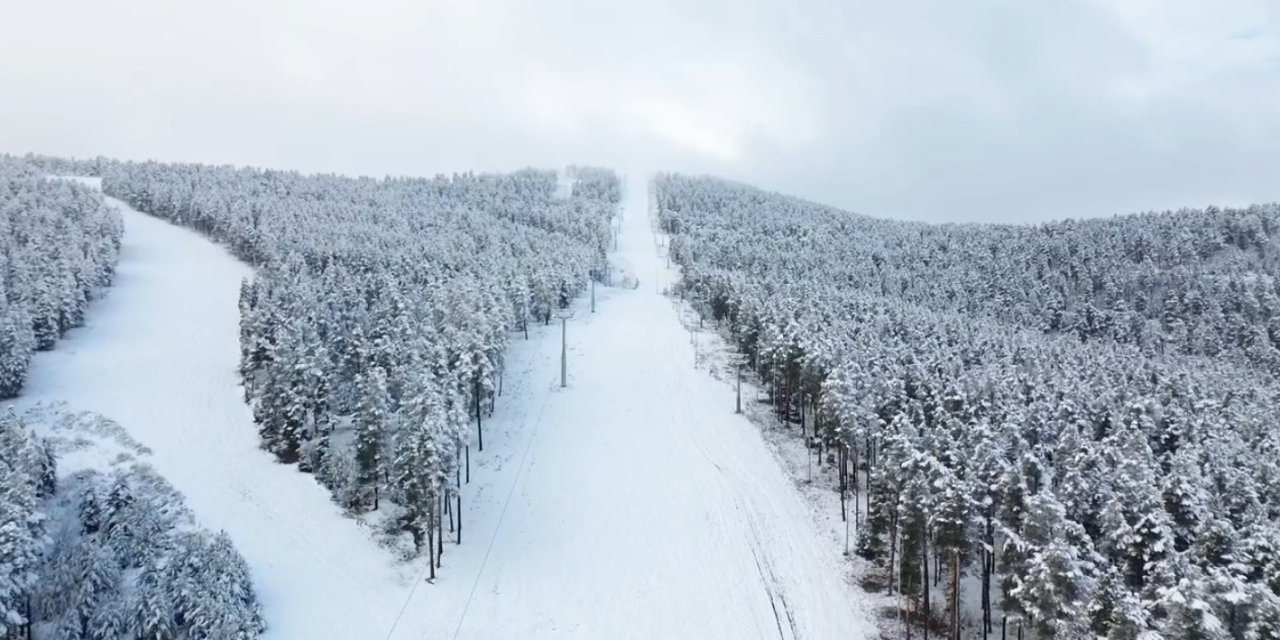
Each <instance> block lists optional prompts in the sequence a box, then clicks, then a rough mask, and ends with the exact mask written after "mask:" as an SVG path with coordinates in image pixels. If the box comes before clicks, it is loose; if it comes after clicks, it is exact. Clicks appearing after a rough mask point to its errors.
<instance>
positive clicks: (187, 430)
mask: <svg viewBox="0 0 1280 640" xmlns="http://www.w3.org/2000/svg"><path fill="white" fill-rule="evenodd" d="M111 204H112V205H113V206H116V207H119V208H120V210H121V212H122V215H123V217H124V222H125V235H124V246H123V249H122V252H121V257H120V264H119V268H118V277H117V281H116V284H115V286H114V287H112V288H111V289H110V290H109V291H108V293H107V295H106V296H105V298H104V299H102V300H99V301H96V302H95V303H94V304H93V307H92V308H91V309H90V312H89V314H88V322H87V325H86V326H85V327H84V328H81V329H76V330H74V331H72V332H71V333H70V334H69V335H68V336H67V337H66V338H65V339H64V340H62V341H61V342H59V344H58V346H57V348H56V349H55V350H54V351H52V352H46V353H41V354H38V355H37V357H36V360H35V361H34V362H33V367H32V370H31V373H30V377H29V379H28V382H27V386H26V389H25V391H24V394H23V396H22V398H21V401H20V404H22V405H31V404H35V403H39V402H66V403H67V404H68V405H70V408H72V409H77V410H80V409H83V410H92V411H96V412H98V413H101V414H103V415H105V416H107V417H109V418H111V419H113V420H115V421H117V422H119V423H120V424H121V425H123V426H124V427H125V428H126V429H127V430H128V431H129V433H130V435H131V436H132V437H133V438H134V439H135V440H137V441H138V442H140V443H141V444H143V445H146V446H147V447H149V448H150V449H151V450H152V451H153V455H152V456H151V460H152V462H153V464H154V465H155V466H156V467H157V469H158V470H159V471H160V472H161V473H162V474H163V475H164V476H165V477H166V478H168V479H169V481H170V482H171V483H172V484H173V485H174V486H175V487H177V488H178V489H179V490H180V491H182V492H183V493H184V494H185V495H186V496H187V500H188V504H189V506H190V507H191V509H192V510H193V512H194V513H195V514H196V516H197V517H198V518H199V519H200V521H201V522H202V524H204V525H205V526H208V527H210V528H213V529H223V530H226V531H227V532H228V533H229V534H230V535H231V537H232V539H233V540H234V542H235V544H236V546H237V548H238V549H239V550H240V551H241V553H242V554H244V556H245V558H246V560H247V561H248V562H249V565H250V567H251V568H252V570H253V573H254V579H255V583H256V586H257V588H258V590H259V593H260V596H261V600H262V602H263V606H264V608H265V612H266V617H267V621H268V623H269V624H270V629H269V631H268V633H267V637H268V638H343V639H356V640H358V639H363V638H370V639H381V638H404V639H410V638H413V639H420V638H474V639H480V638H664V639H668V638H669V639H679V638H691V639H692V638H699V639H701V638H734V639H737V638H824V639H825V638H833V639H834V638H870V637H873V635H874V627H873V626H872V624H871V623H870V617H869V614H868V613H867V612H865V611H863V610H862V608H861V607H860V596H859V594H858V592H857V591H856V589H854V588H853V587H851V586H850V585H848V584H847V583H846V581H845V579H844V578H843V576H844V571H843V569H842V566H841V560H840V557H839V555H838V551H839V550H838V549H836V548H833V547H832V545H831V544H830V541H829V540H826V539H824V538H823V537H822V536H820V535H819V534H818V532H817V531H816V529H815V527H814V525H813V523H812V516H811V514H810V512H809V511H808V509H807V508H806V506H805V504H804V503H803V501H802V499H801V497H800V496H799V494H798V493H797V491H796V489H795V487H794V485H793V484H792V482H791V481H790V480H789V479H788V477H787V476H786V475H785V474H784V473H783V472H782V471H781V469H780V467H779V465H778V463H777V461H776V460H775V459H774V458H773V455H772V454H771V453H770V450H769V448H768V446H767V445H766V443H765V442H764V441H763V440H762V438H761V436H760V434H759V431H758V430H757V429H756V428H755V427H754V426H752V425H751V424H750V423H749V422H748V421H747V420H746V419H745V418H743V417H742V416H738V415H735V414H734V413H733V392H732V389H731V388H730V387H729V386H728V385H726V384H724V383H722V382H719V381H716V380H715V379H713V378H712V377H711V376H710V375H708V374H707V373H706V372H704V371H701V370H699V369H695V368H694V366H693V365H694V363H693V358H694V355H693V353H694V352H693V348H692V347H691V345H690V344H689V336H688V333H686V332H685V330H684V329H683V327H682V326H681V325H680V322H679V319H678V316H677V312H676V309H675V307H674V306H673V305H672V304H671V301H670V300H668V299H667V298H666V297H664V296H662V295H661V294H660V293H659V291H660V290H661V289H662V287H663V286H665V284H666V283H667V282H669V281H670V279H671V278H672V277H673V272H672V271H671V270H670V269H668V268H667V267H666V263H665V260H666V259H665V257H661V256H660V255H659V251H658V250H657V248H656V246H655V239H654V235H653V234H652V232H651V229H650V226H649V217H648V206H647V204H648V201H647V184H646V182H645V180H644V179H643V178H642V177H641V176H635V179H634V180H632V181H631V182H630V184H629V189H628V196H627V200H626V205H625V215H624V219H623V224H622V233H621V235H620V239H619V251H618V252H617V255H616V256H615V258H616V261H617V262H618V263H619V264H620V265H623V266H624V267H625V268H626V269H627V271H629V272H630V273H632V274H634V275H635V276H638V277H639V279H640V286H639V288H637V289H608V288H600V289H598V290H597V297H598V310H599V312H598V313H596V314H591V313H589V311H588V309H587V306H586V305H587V301H586V300H580V301H578V303H577V305H576V307H575V311H576V315H575V317H574V318H573V319H571V320H569V322H568V327H567V328H568V338H569V351H568V368H569V385H568V387H567V388H565V389H561V388H560V386H559V359H560V330H559V327H556V326H551V327H537V328H535V329H534V330H533V331H531V334H530V338H531V339H530V340H528V341H526V340H524V338H523V336H522V335H518V334H513V336H512V345H511V348H510V350H509V353H508V356H507V371H508V374H507V379H506V381H505V384H504V389H503V395H502V397H501V398H499V400H498V403H497V410H496V413H495V415H494V416H493V418H492V419H491V420H486V422H485V443H486V445H487V447H486V450H485V451H484V452H483V453H481V452H479V451H477V450H476V449H475V447H473V448H472V456H471V462H472V467H473V468H472V474H471V476H472V482H471V483H469V484H467V485H465V486H464V488H463V492H464V509H463V511H464V521H463V526H464V530H463V544H462V545H460V546H453V545H448V546H446V547H445V555H444V558H443V564H444V566H443V568H442V569H441V571H440V574H439V579H438V580H437V581H436V582H435V583H434V584H427V583H425V582H424V581H423V580H422V579H421V578H422V575H423V573H424V563H423V562H421V561H419V562H416V563H402V562H399V561H397V560H396V559H394V558H393V557H392V556H391V554H390V553H389V552H388V551H386V550H384V549H382V548H380V547H378V546H377V545H376V544H375V543H374V542H373V537H372V534H371V533H370V532H369V531H367V530H365V529H364V528H362V527H361V525H360V524H359V523H358V522H356V521H355V520H353V519H350V518H347V517H345V516H343V515H342V514H341V513H340V512H339V510H338V508H337V507H336V506H334V505H333V504H332V502H331V501H330V499H329V495H328V493H327V491H325V490H324V489H323V488H322V487H320V486H319V485H317V484H316V483H315V482H313V481H312V479H311V477H310V476H308V475H305V474H302V473H299V472H298V471H296V469H295V468H294V467H292V466H284V465H280V464H277V463H276V462H274V459H273V458H272V457H271V456H270V455H268V454H266V453H264V452H262V451H261V450H259V449H258V436H257V430H256V427H255V426H254V424H253V421H252V416H251V415H250V412H249V410H248V408H247V407H246V406H245V405H244V403H243V402H242V399H241V390H240V387H239V384H238V380H237V374H236V364H237V362H236V360H237V357H238V322H239V314H238V309H237V296H238V293H239V285H240V281H241V279H242V278H244V277H247V276H250V275H251V270H250V269H249V268H248V267H246V266H244V265H243V264H241V263H239V262H238V261H236V260H235V259H234V258H232V257H231V256H230V255H229V254H228V253H226V252H225V251H224V250H222V249H221V248H220V247H218V246H216V245H214V244H212V243H211V242H209V241H207V240H206V239H204V238H203V237H201V236H199V235H197V234H195V233H194V232H190V231H187V230H185V229H181V228H178V227H175V226H173V225H170V224H168V223H166V222H163V221H160V220H158V219H155V218H152V217H150V216H146V215H143V214H140V213H137V212H135V211H132V210H131V209H129V208H128V207H127V206H125V205H124V204H123V203H120V202H118V201H115V200H111Z"/></svg>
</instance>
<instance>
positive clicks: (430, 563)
mask: <svg viewBox="0 0 1280 640" xmlns="http://www.w3.org/2000/svg"><path fill="white" fill-rule="evenodd" d="M432 502H435V501H434V500H432ZM432 511H434V509H432ZM428 513H429V512H428ZM435 535H436V528H435V525H434V523H432V522H431V516H429V515H428V516H427V567H428V568H429V569H430V570H431V573H430V578H429V579H430V580H432V581H434V580H435V579H436V556H435V553H436V541H435Z"/></svg>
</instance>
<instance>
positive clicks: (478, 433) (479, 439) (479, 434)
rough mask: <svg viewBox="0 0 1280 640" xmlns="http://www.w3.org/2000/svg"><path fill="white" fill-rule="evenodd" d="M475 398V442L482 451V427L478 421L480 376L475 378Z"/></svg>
mask: <svg viewBox="0 0 1280 640" xmlns="http://www.w3.org/2000/svg"><path fill="white" fill-rule="evenodd" d="M475 396H476V437H477V440H476V442H477V443H478V444H479V445H480V450H481V451H484V426H483V424H482V423H481V420H480V376H478V375H477V376H476V381H475Z"/></svg>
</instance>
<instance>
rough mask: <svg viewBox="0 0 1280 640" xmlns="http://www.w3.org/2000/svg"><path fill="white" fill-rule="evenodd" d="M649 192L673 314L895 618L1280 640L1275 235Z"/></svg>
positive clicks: (1198, 214)
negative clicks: (757, 383) (807, 469)
mask: <svg viewBox="0 0 1280 640" xmlns="http://www.w3.org/2000/svg"><path fill="white" fill-rule="evenodd" d="M656 191H657V207H658V211H657V215H658V216H659V219H660V224H661V226H662V228H663V229H665V230H666V231H667V232H669V233H671V234H672V239H671V241H670V247H671V252H672V255H673V257H674V259H675V260H676V261H677V262H678V263H679V264H680V265H681V266H682V268H683V279H682V282H681V283H680V288H681V290H682V292H683V293H684V294H685V295H686V296H688V297H690V298H692V299H693V300H694V304H695V305H697V306H698V307H699V308H700V309H701V310H702V312H703V313H704V314H706V315H708V316H711V317H714V318H716V319H717V320H720V321H722V322H723V323H724V325H725V326H726V327H727V330H728V331H729V332H730V333H731V335H732V337H733V339H734V340H735V341H736V343H737V345H736V346H737V347H738V348H739V349H740V350H741V351H742V352H743V353H744V354H745V355H746V356H747V359H748V366H750V367H751V368H753V369H754V371H755V372H756V373H757V374H758V375H759V377H760V379H761V380H762V381H763V383H764V384H765V385H766V388H767V389H768V392H769V396H770V400H771V401H772V403H773V404H774V408H775V409H776V411H777V412H778V414H779V415H780V416H781V417H782V418H783V419H784V421H785V422H791V421H794V420H796V419H797V418H798V419H799V421H800V422H801V425H802V428H805V427H804V426H803V425H805V424H806V423H808V424H810V425H812V427H811V429H812V431H811V432H810V433H812V434H813V435H812V436H811V437H813V441H814V443H815V446H817V447H818V448H819V451H820V452H821V451H822V450H823V449H829V450H830V453H829V454H828V460H832V461H835V462H836V464H837V465H838V473H837V474H836V477H837V478H839V480H838V484H839V486H838V487H837V489H838V490H839V491H841V495H842V496H846V495H848V496H851V497H852V500H856V501H857V502H855V505H854V509H853V513H852V514H849V515H847V516H846V517H850V518H854V519H855V520H863V519H864V518H865V523H862V526H859V527H858V531H859V537H858V543H857V544H858V550H859V552H860V553H862V554H863V555H864V556H866V557H867V558H869V559H870V560H872V561H873V563H874V566H875V567H878V569H877V572H879V574H880V578H881V582H883V583H884V585H885V588H886V589H887V590H888V591H889V592H890V593H896V594H899V595H900V596H901V600H900V602H902V603H903V604H902V608H903V609H904V613H903V615H904V616H908V617H913V618H915V619H916V620H920V619H921V618H922V617H923V618H926V619H932V620H933V621H934V626H935V627H936V626H944V627H946V628H949V629H950V631H951V632H952V635H953V637H954V634H956V633H959V631H960V629H961V626H962V624H963V623H962V620H963V619H964V617H965V616H963V615H962V614H964V613H965V612H972V613H973V615H972V617H973V618H975V619H977V618H980V620H975V623H977V624H980V625H981V626H982V628H984V629H985V630H988V631H991V630H996V629H995V627H997V626H999V624H1000V618H999V615H1000V614H999V612H1000V611H1003V612H1004V614H1005V615H1008V616H1010V617H1011V618H1013V619H1015V620H1018V621H1019V626H1021V627H1025V628H1027V629H1028V630H1030V631H1031V632H1032V633H1033V634H1034V635H1035V636H1037V637H1042V638H1053V637H1059V638H1084V637H1106V638H1114V639H1117V640H1119V639H1130V640H1132V639H1137V638H1155V637H1163V638H1179V639H1181V638H1187V639H1190V638H1212V639H1226V638H1233V639H1239V640H1245V639H1247V640H1259V639H1262V638H1276V637H1280V464H1277V460H1280V429H1277V428H1276V425H1277V424H1280V385H1278V384H1277V382H1276V380H1275V378H1274V374H1275V373H1276V372H1277V362H1278V360H1277V356H1278V353H1277V347H1278V346H1280V325H1278V324H1277V323H1278V322H1280V286H1278V285H1277V281H1276V274H1277V270H1278V269H1280V263H1277V259H1276V256H1277V255H1280V239H1278V238H1277V235H1276V231H1277V229H1280V208H1277V207H1276V206H1255V207H1250V208H1248V209H1226V210H1219V209H1207V210H1198V211H1190V210H1187V211H1179V212H1172V213H1149V214H1142V215H1132V216H1122V217H1117V218H1110V219H1103V220H1089V221H1065V222H1057V223H1048V224H1041V225H1035V226H994V225H928V224H921V223H912V222H896V221H890V220H881V219H873V218H867V217H861V216H857V215H854V214H850V213H847V212H844V211H839V210H835V209H831V208H828V207H823V206H819V205H816V204H812V203H808V202H804V201H801V200H797V199H794V198H789V197H785V196H781V195H777V194H773V193H766V192H762V191H759V190H756V189H753V188H750V187H747V186H743V185H738V184H734V183H729V182H724V181H720V180H715V179H710V178H691V177H683V176H678V175H663V176H659V177H658V179H657V181H656ZM806 414H807V417H808V419H807V420H806ZM819 459H820V460H821V457H820V458H819ZM862 496H865V501H864V500H862ZM858 503H864V504H865V507H864V508H865V515H864V514H863V511H862V510H861V509H860V508H859V507H860V506H862V505H859V504H858ZM975 583H976V585H975ZM965 584H968V585H971V587H970V588H965V587H963V586H962V585H965ZM975 586H976V588H974V587H975ZM979 612H980V613H979ZM908 628H909V626H908ZM997 631H998V630H997Z"/></svg>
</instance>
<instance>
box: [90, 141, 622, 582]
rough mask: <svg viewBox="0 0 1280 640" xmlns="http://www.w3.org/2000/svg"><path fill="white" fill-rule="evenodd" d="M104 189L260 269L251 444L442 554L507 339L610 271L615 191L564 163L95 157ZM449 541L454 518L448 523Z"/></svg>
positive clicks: (602, 174) (253, 315) (246, 290)
mask: <svg viewBox="0 0 1280 640" xmlns="http://www.w3.org/2000/svg"><path fill="white" fill-rule="evenodd" d="M98 165H99V166H98V167H97V170H99V171H100V172H101V173H102V175H103V188H104V190H105V191H106V192H107V193H108V194H110V195H113V196H116V197H118V198H121V199H122V200H124V201H126V202H128V203H129V204H131V205H132V206H134V207H135V208H137V209H139V210H140V211H144V212H147V213H150V214H152V215H155V216H159V217H161V218H164V219H166V220H170V221H172V222H174V223H177V224H180V225H183V226H186V227H190V228H192V229H195V230H198V231H200V232H202V233H205V234H207V235H208V236H210V237H212V238H214V239H216V240H218V241H219V242H222V243H224V244H225V245H226V246H228V247H229V248H230V249H231V251H232V252H233V253H235V254H236V255H237V256H239V257H240V258H242V259H244V260H245V261H247V262H249V263H251V264H253V265H255V266H257V267H259V269H260V271H259V274H258V276H257V277H256V278H255V279H254V280H253V281H251V282H245V283H244V285H243V290H242V295H241V303H240V311H241V362H242V366H241V373H242V375H243V379H244V391H245V396H246V400H247V401H248V402H249V403H250V405H251V406H252V408H253V411H254V415H255V417H256V419H257V421H258V424H259V428H260V431H261V435H262V444H263V447H264V448H266V449H268V450H270V451H271V452H273V453H275V454H276V455H277V456H278V457H279V458H280V460H282V461H284V462H288V463H293V462H297V463H298V465H299V467H300V468H301V469H303V470H305V471H309V472H313V473H314V474H315V477H316V478H317V479H318V480H319V481H320V482H321V483H323V484H324V485H325V486H326V487H328V488H329V489H331V490H332V492H333V494H334V496H335V498H336V499H337V500H338V501H339V502H340V503H341V504H343V505H345V506H346V507H348V508H349V509H351V510H353V511H367V510H376V509H382V510H383V511H384V512H386V514H387V515H386V517H385V520H384V522H386V523H387V524H388V526H389V527H390V528H391V530H392V531H393V532H407V533H408V534H410V536H411V538H412V540H413V543H414V548H415V549H418V550H421V549H422V548H424V547H425V548H426V549H428V551H429V553H430V554H431V555H432V556H434V561H433V562H432V564H433V566H434V565H438V562H439V559H438V554H439V553H441V552H442V551H443V544H444V541H443V524H442V523H443V521H444V518H445V517H446V516H452V515H455V514H456V515H460V514H461V494H460V492H459V491H458V489H459V487H460V485H461V483H462V482H463V480H464V477H466V476H469V474H470V470H469V457H470V445H471V444H472V443H473V442H474V443H475V444H476V445H478V446H479V447H480V448H481V449H483V443H484V432H483V417H484V415H485V414H487V413H488V412H490V411H492V407H493V403H494V398H495V395H496V391H497V390H498V389H499V387H500V384H501V376H502V367H503V351H504V347H505V345H506V344H507V340H508V337H509V335H510V333H511V332H512V331H513V330H519V329H523V330H524V331H525V334H526V335H527V328H528V324H529V323H530V322H543V323H546V322H549V321H550V319H551V316H552V313H553V310H555V309H556V308H559V307H563V306H565V305H567V304H568V303H569V301H570V299H571V298H573V297H574V296H575V295H576V294H577V293H578V292H579V291H581V290H582V289H583V287H584V286H586V284H587V283H588V278H591V277H601V276H602V275H603V273H604V271H605V269H606V266H607V265H606V255H605V253H606V249H607V247H608V242H609V239H610V236H611V232H610V229H611V227H610V219H611V216H612V214H613V211H614V209H615V207H616V204H617V202H618V201H619V200H620V183H619V181H618V179H617V177H616V176H615V175H614V174H613V173H612V172H608V171H604V170H599V169H577V170H575V176H576V183H575V185H574V188H573V190H572V193H571V194H570V195H569V196H568V197H557V196H556V186H557V179H556V174H555V173H554V172H551V171H536V170H524V171H517V172H514V173H509V174H485V175H475V174H460V175H454V176H452V177H443V176H441V177H436V178H433V179H417V178H386V179H371V178H348V177H339V176H333V175H301V174H298V173H294V172H285V171H265V170H258V169H251V168H232V167H215V166H202V165H184V164H157V163H142V164H134V163H110V162H106V163H103V162H99V163H98ZM458 532H459V534H458V535H459V539H460V538H461V527H458Z"/></svg>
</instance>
